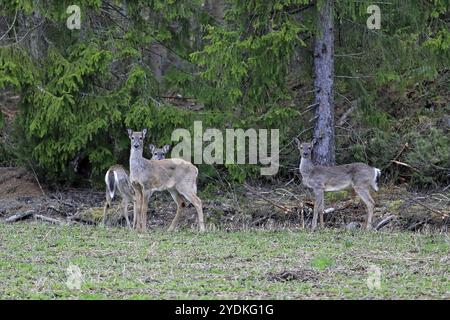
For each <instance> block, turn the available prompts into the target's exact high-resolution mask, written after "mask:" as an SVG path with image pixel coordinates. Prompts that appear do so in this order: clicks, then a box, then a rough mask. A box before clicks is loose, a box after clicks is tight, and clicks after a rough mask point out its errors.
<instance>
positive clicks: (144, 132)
mask: <svg viewBox="0 0 450 320" xmlns="http://www.w3.org/2000/svg"><path fill="white" fill-rule="evenodd" d="M146 135H147V128H145V129H144V130H142V138H145V136H146Z"/></svg>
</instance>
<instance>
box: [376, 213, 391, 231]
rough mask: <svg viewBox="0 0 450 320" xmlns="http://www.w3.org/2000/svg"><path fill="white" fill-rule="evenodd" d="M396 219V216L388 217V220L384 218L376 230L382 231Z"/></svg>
mask: <svg viewBox="0 0 450 320" xmlns="http://www.w3.org/2000/svg"><path fill="white" fill-rule="evenodd" d="M394 218H395V215H391V216H388V217H387V218H384V219H383V220H381V221H380V222H379V223H378V224H377V226H376V227H375V230H377V231H378V230H380V229H381V228H383V227H385V226H387V225H388V223H389V222H391V221H392V220H394Z"/></svg>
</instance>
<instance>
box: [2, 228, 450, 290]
mask: <svg viewBox="0 0 450 320" xmlns="http://www.w3.org/2000/svg"><path fill="white" fill-rule="evenodd" d="M71 265H74V266H78V267H79V268H80V270H81V273H82V282H81V289H79V290H78V289H70V288H69V287H68V286H67V284H66V281H67V280H68V277H69V278H70V277H71V274H70V272H68V271H67V268H68V267H69V266H71ZM374 266H376V267H378V268H380V271H381V272H380V274H381V278H380V279H381V281H380V283H381V286H380V287H379V288H378V289H377V288H372V289H369V287H368V285H367V279H368V277H369V278H373V277H374V273H371V271H370V270H372V268H373V267H374ZM449 278H450V237H449V235H448V234H444V235H443V234H441V235H436V234H434V235H433V234H428V235H424V234H413V233H381V232H378V233H376V232H363V231H360V232H353V233H351V232H345V231H343V230H326V231H320V232H315V233H311V232H309V231H298V230H295V231H294V230H291V231H289V230H283V231H267V230H251V231H241V232H225V231H215V232H209V233H206V234H197V233H195V232H193V231H190V230H181V231H178V232H176V233H170V234H169V233H167V232H165V231H164V230H150V231H149V232H148V233H145V234H138V233H136V232H134V231H129V230H126V229H124V228H112V229H105V228H102V227H89V226H82V225H68V226H55V225H49V224H44V223H36V222H32V223H29V222H24V223H16V224H4V223H2V224H0V298H3V299H16V298H20V299H55V298H56V299H78V298H80V299H103V298H114V299H170V298H175V299H184V298H188V299H190V298H193V299H220V298H230V299H235V298H241V299H304V298H306V299H330V298H338V299H341V298H352V299H354V298H356V299H373V298H374V299H379V298H387V299H397V298H405V299H414V298H426V299H427V298H435V299H442V298H446V299H449V298H450V279H449Z"/></svg>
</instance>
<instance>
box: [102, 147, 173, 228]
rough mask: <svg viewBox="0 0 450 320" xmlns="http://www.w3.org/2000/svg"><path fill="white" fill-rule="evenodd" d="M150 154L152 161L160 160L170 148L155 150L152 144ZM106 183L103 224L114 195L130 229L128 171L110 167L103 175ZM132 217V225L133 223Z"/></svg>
mask: <svg viewBox="0 0 450 320" xmlns="http://www.w3.org/2000/svg"><path fill="white" fill-rule="evenodd" d="M149 149H150V154H151V155H152V160H162V159H165V157H166V153H167V152H169V150H170V146H169V145H165V146H164V147H162V148H157V147H156V146H154V145H153V144H151V145H149ZM105 183H106V202H105V206H104V207H103V224H106V213H107V210H108V208H109V207H110V206H111V202H112V199H113V198H114V196H115V194H116V193H119V194H120V197H121V198H122V203H121V205H122V215H123V216H124V218H125V220H126V221H127V226H128V227H129V228H130V227H131V224H130V220H129V218H128V203H129V202H133V199H134V191H133V187H132V186H131V182H130V177H129V174H128V171H127V170H126V169H125V168H124V167H123V166H121V165H119V164H116V165H113V166H111V167H110V168H109V169H108V171H106V175H105ZM135 219H136V218H135V217H133V223H134V221H135Z"/></svg>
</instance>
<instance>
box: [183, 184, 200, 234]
mask: <svg viewBox="0 0 450 320" xmlns="http://www.w3.org/2000/svg"><path fill="white" fill-rule="evenodd" d="M181 194H182V195H183V196H184V197H185V198H186V199H188V200H189V202H190V203H192V205H193V206H194V207H195V210H197V215H198V227H199V229H200V232H204V231H205V222H204V220H203V205H202V200H200V198H199V197H197V195H196V194H195V193H181Z"/></svg>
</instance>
